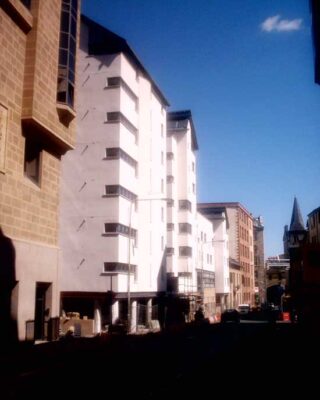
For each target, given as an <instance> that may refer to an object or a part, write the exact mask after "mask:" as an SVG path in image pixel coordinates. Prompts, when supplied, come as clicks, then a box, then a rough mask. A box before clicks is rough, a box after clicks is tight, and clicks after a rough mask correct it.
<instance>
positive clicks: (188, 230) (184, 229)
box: [179, 222, 192, 233]
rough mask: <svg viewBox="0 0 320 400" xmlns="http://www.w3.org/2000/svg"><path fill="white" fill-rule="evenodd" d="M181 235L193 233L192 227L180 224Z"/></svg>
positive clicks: (187, 224)
mask: <svg viewBox="0 0 320 400" xmlns="http://www.w3.org/2000/svg"><path fill="white" fill-rule="evenodd" d="M179 233H192V226H191V224H189V223H187V222H186V223H179Z"/></svg>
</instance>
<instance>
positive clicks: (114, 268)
mask: <svg viewBox="0 0 320 400" xmlns="http://www.w3.org/2000/svg"><path fill="white" fill-rule="evenodd" d="M103 272H119V273H126V274H127V273H128V272H129V264H126V263H120V262H105V263H104V268H103ZM130 272H131V273H133V274H134V275H136V273H137V266H136V265H133V264H130Z"/></svg>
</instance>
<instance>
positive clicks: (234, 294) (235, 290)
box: [228, 257, 243, 308]
mask: <svg viewBox="0 0 320 400" xmlns="http://www.w3.org/2000/svg"><path fill="white" fill-rule="evenodd" d="M229 273H230V297H229V302H228V303H229V304H228V305H229V307H230V308H237V307H238V305H239V304H241V303H242V301H241V287H242V281H243V279H242V276H243V271H242V268H241V265H240V263H239V261H236V260H234V259H233V258H231V257H230V258H229Z"/></svg>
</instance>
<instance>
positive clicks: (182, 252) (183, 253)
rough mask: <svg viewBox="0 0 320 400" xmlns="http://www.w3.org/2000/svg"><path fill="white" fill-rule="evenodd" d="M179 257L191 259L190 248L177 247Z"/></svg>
mask: <svg viewBox="0 0 320 400" xmlns="http://www.w3.org/2000/svg"><path fill="white" fill-rule="evenodd" d="M179 256H182V257H192V247H189V246H180V247H179Z"/></svg>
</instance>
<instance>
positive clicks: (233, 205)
mask: <svg viewBox="0 0 320 400" xmlns="http://www.w3.org/2000/svg"><path fill="white" fill-rule="evenodd" d="M198 207H201V208H207V207H216V208H220V207H230V208H236V207H239V208H241V209H242V210H243V211H245V212H246V213H247V214H248V216H249V217H250V218H252V220H253V219H254V217H253V215H252V214H251V213H250V212H249V211H248V210H247V209H246V208H245V207H244V206H243V205H242V204H241V203H239V202H238V201H234V202H232V201H230V202H223V203H198Z"/></svg>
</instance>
